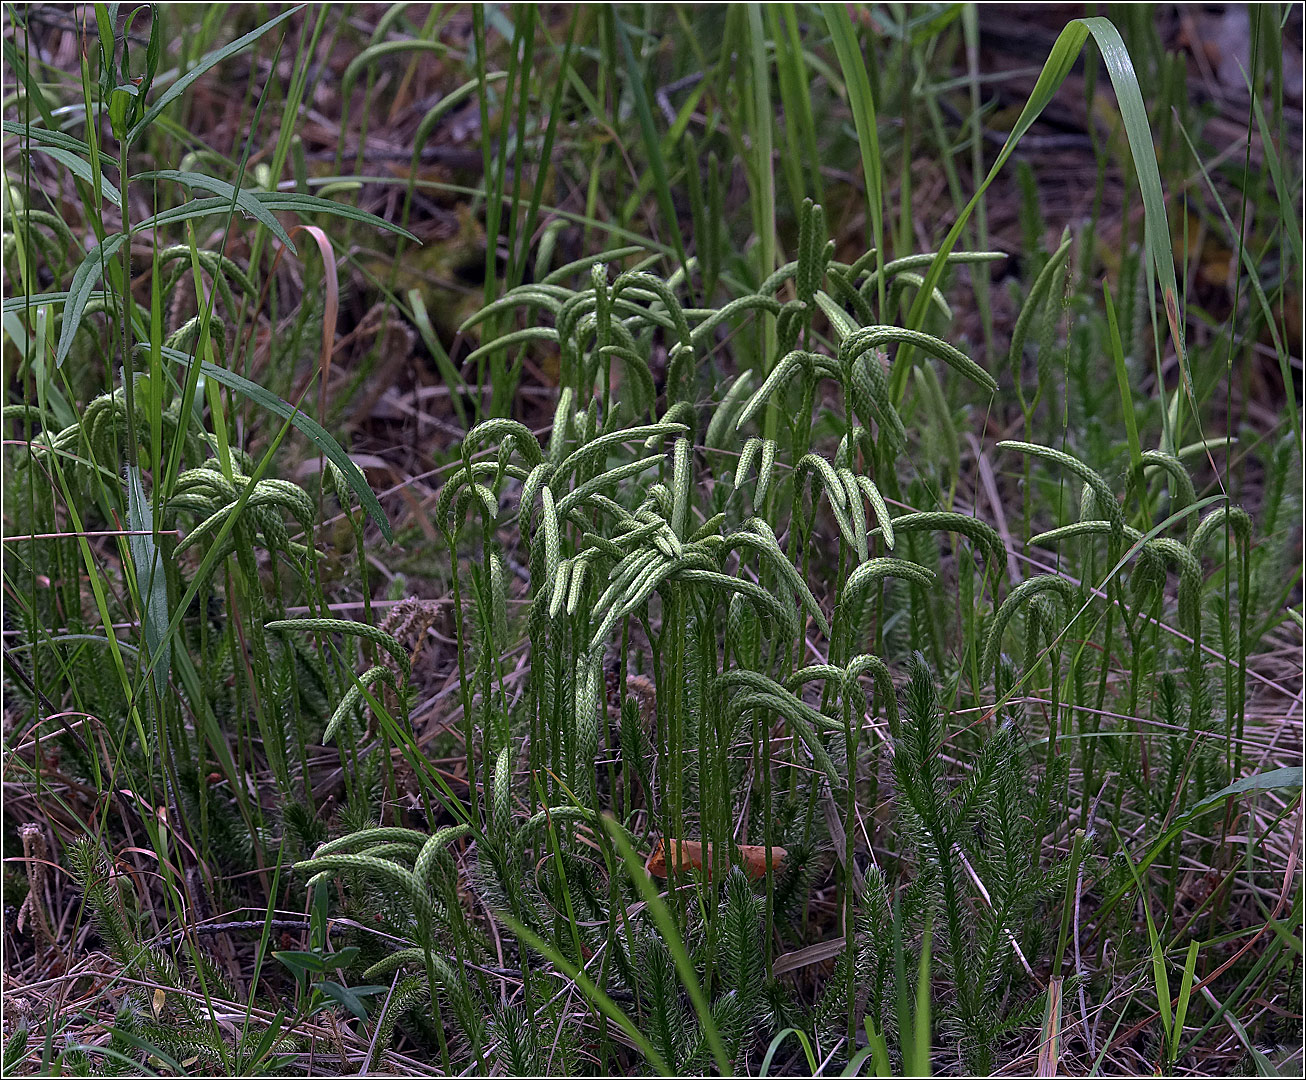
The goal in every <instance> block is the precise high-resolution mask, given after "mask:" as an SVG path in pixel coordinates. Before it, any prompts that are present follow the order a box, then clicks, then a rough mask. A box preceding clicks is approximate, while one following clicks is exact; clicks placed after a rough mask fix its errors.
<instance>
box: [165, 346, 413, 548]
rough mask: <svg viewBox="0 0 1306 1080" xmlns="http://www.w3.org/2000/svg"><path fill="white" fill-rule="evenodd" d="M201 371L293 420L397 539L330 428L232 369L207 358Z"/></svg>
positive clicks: (171, 355)
mask: <svg viewBox="0 0 1306 1080" xmlns="http://www.w3.org/2000/svg"><path fill="white" fill-rule="evenodd" d="M162 351H163V355H164V356H165V357H167V359H169V360H171V361H172V362H173V363H175V364H190V363H192V359H191V357H190V356H188V355H187V354H186V353H183V352H179V351H178V350H176V349H169V348H167V347H164V349H163V350H162ZM200 371H201V373H202V374H203V375H204V376H205V377H206V378H210V379H213V380H215V381H216V382H219V383H221V384H222V385H223V386H225V387H227V388H229V389H231V390H235V391H237V392H238V393H241V394H244V395H245V396H246V397H247V398H249V399H250V400H251V401H252V402H254V404H256V405H262V406H263V408H265V409H267V410H268V411H269V412H273V413H276V415H277V416H280V417H281V418H282V419H283V420H289V421H290V422H291V423H292V424H293V425H294V426H295V427H297V428H298V429H299V430H300V431H302V432H303V433H304V434H305V435H307V436H308V438H309V440H310V441H311V442H312V443H313V444H314V445H315V446H316V447H317V448H318V449H319V450H321V451H322V453H323V454H325V455H326V457H327V458H329V459H330V461H331V462H332V464H334V465H335V466H336V467H337V468H338V469H339V470H340V471H341V472H342V473H344V474H345V480H346V481H347V482H348V483H349V486H350V488H352V489H353V492H354V494H355V495H357V496H358V501H359V503H360V504H362V507H363V509H364V510H366V511H367V514H368V517H370V518H371V519H372V520H373V521H374V522H376V526H377V528H379V529H380V530H381V535H382V536H384V537H385V538H386V540H388V541H392V540H394V533H393V532H391V530H390V521H389V519H388V518H387V517H386V516H385V511H384V510H383V509H382V508H381V503H380V502H379V501H378V499H377V497H376V495H375V494H373V492H372V488H371V487H370V486H369V485H368V483H367V479H366V478H365V477H364V476H363V474H362V472H361V471H360V470H359V468H358V466H357V465H355V464H354V462H353V459H352V458H350V456H349V455H348V454H347V453H345V451H344V448H343V447H342V446H341V445H340V444H339V443H338V442H336V441H335V439H333V438H332V437H331V435H330V433H329V432H328V431H327V430H326V428H324V427H323V426H322V425H321V424H319V423H318V422H317V421H316V420H314V419H313V418H312V417H310V416H307V415H305V414H304V413H303V412H301V411H300V410H299V409H296V408H295V407H294V406H292V405H290V404H289V403H287V402H285V401H282V400H281V398H279V397H277V395H276V394H274V393H272V392H271V391H270V390H265V389H264V388H263V387H261V386H259V384H258V383H254V382H250V381H249V380H248V379H246V378H243V377H242V376H240V375H237V374H236V373H235V372H234V371H228V370H227V369H226V368H222V367H218V366H217V365H216V364H210V363H209V362H208V361H207V360H201V361H200Z"/></svg>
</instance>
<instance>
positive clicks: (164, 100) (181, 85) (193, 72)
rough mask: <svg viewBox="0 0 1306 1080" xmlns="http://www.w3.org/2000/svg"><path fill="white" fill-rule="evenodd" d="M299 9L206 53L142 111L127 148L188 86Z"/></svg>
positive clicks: (289, 9)
mask: <svg viewBox="0 0 1306 1080" xmlns="http://www.w3.org/2000/svg"><path fill="white" fill-rule="evenodd" d="M303 6H304V5H303V4H298V5H296V6H295V7H292V8H287V9H286V10H285V11H283V12H282V13H281V14H280V15H278V16H277V17H276V18H275V19H269V20H268V21H267V22H265V23H264V24H263V25H262V26H259V27H255V28H254V29H253V30H251V31H250V32H249V33H248V34H246V35H244V36H243V37H238V38H237V39H236V40H235V41H232V42H229V43H228V44H226V45H223V46H222V47H221V48H218V49H214V50H213V51H212V52H210V53H205V54H204V56H202V57H200V61H199V63H198V64H196V65H195V66H194V67H193V68H191V69H190V71H188V72H186V74H185V75H183V76H182V77H181V78H179V79H178V80H177V81H176V82H175V83H173V84H172V85H171V86H169V87H168V88H167V89H166V90H165V91H164V92H163V93H162V94H160V95H159V97H158V99H157V100H156V101H155V102H154V104H153V105H151V106H150V107H149V108H148V109H146V110H145V115H144V116H142V117H141V118H140V119H139V120H138V121H137V122H136V123H135V124H134V125H132V129H131V130H130V131H129V132H127V145H128V146H130V145H131V144H132V143H134V142H135V141H136V140H137V139H138V138H139V137H140V135H141V133H142V132H143V131H144V130H145V129H146V128H147V127H149V126H150V125H151V124H152V123H154V121H155V118H156V117H158V115H159V113H161V112H163V110H164V109H166V108H167V107H168V106H169V105H171V104H172V102H174V101H176V100H177V98H179V97H181V95H182V94H184V93H185V92H186V90H187V89H188V88H189V87H190V85H191V83H193V82H194V81H195V80H196V79H198V78H199V77H200V76H201V75H203V74H204V73H205V72H206V71H208V70H209V68H211V67H214V66H215V65H217V64H220V63H222V61H223V60H225V59H227V57H229V56H234V55H235V54H236V53H238V52H240V50H241V49H243V48H244V47H245V46H246V45H251V44H253V43H254V42H255V41H257V40H258V39H259V38H261V37H262V36H263V35H264V34H266V33H267V32H268V31H269V30H271V29H273V28H274V27H276V26H278V25H280V24H281V23H283V22H285V21H286V20H287V19H289V18H290V17H291V16H292V15H294V14H295V13H296V12H297V11H299V10H300V9H301V8H303Z"/></svg>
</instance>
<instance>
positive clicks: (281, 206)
mask: <svg viewBox="0 0 1306 1080" xmlns="http://www.w3.org/2000/svg"><path fill="white" fill-rule="evenodd" d="M250 195H251V196H252V197H253V198H255V199H257V200H258V201H259V202H261V203H262V204H263V205H264V206H265V207H267V208H268V209H269V210H289V211H290V212H291V213H295V214H331V215H332V216H334V217H342V218H348V219H349V220H350V221H361V222H362V223H363V224H365V225H371V226H372V227H373V228H377V229H385V230H386V231H387V232H392V233H398V234H399V235H400V236H402V237H403V238H404V239H405V240H411V241H412V242H413V243H414V244H420V243H421V242H422V241H421V240H419V239H418V238H417V237H416V236H414V235H413V234H412V233H410V232H409V231H408V230H407V229H405V228H402V227H401V226H399V225H396V224H395V223H394V222H392V221H386V219H385V218H382V217H377V216H376V215H375V214H369V213H368V212H367V211H366V210H359V209H358V208H357V207H354V206H350V205H348V204H347V203H338V202H332V200H330V199H323V198H321V197H320V196H317V195H304V194H301V193H300V192H298V191H251V192H250Z"/></svg>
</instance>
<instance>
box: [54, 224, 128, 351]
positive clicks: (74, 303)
mask: <svg viewBox="0 0 1306 1080" xmlns="http://www.w3.org/2000/svg"><path fill="white" fill-rule="evenodd" d="M126 239H127V237H126V236H125V235H124V234H123V233H114V234H113V235H112V236H107V237H105V239H104V242H103V243H101V244H98V245H96V246H95V247H94V248H92V249H91V250H90V251H89V252H88V253H87V255H86V258H84V259H83V260H82V265H81V266H79V267H78V268H77V272H76V273H75V274H73V283H72V285H70V286H69V287H68V301H67V303H66V304H65V305H64V312H63V327H62V328H61V329H60V331H59V346H58V348H56V349H55V351H54V363H55V367H59V366H61V365H62V364H63V362H64V360H65V359H67V357H68V350H69V349H71V348H72V347H73V338H74V337H76V336H77V328H78V327H79V326H80V325H81V323H82V312H83V311H85V310H86V302H87V301H88V300H90V298H91V289H92V288H93V287H94V285H95V282H96V281H97V280H98V279H99V277H100V275H101V274H102V273H103V272H104V265H105V263H107V262H108V261H109V260H110V259H111V258H112V257H113V255H114V252H116V251H117V250H118V249H119V248H120V247H122V242H123V241H124V240H126Z"/></svg>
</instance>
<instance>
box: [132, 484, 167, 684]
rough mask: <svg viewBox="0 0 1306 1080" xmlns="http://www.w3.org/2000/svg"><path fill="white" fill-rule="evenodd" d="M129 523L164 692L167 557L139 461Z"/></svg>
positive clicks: (148, 636) (144, 618) (145, 626)
mask: <svg viewBox="0 0 1306 1080" xmlns="http://www.w3.org/2000/svg"><path fill="white" fill-rule="evenodd" d="M127 527H128V528H129V529H130V530H131V531H132V532H133V533H134V534H135V535H133V536H130V537H129V538H128V539H129V540H130V547H131V553H132V563H133V564H134V567H135V570H136V587H137V589H138V590H139V591H140V596H141V605H142V611H141V627H142V630H143V632H144V634H145V644H146V647H147V648H148V649H149V655H150V657H151V659H152V658H153V657H155V656H158V655H160V654H162V659H161V660H160V661H159V662H158V663H157V664H154V665H153V668H154V685H155V689H156V690H158V692H159V694H160V695H162V694H163V693H164V692H165V691H166V690H167V688H168V670H169V666H170V664H171V662H172V646H171V643H170V642H169V640H168V636H167V630H168V619H169V615H168V581H167V577H166V576H165V574H164V572H163V558H162V555H161V554H160V552H159V548H158V545H157V544H155V542H154V535H153V534H154V512H153V510H152V509H151V507H150V501H149V499H147V498H146V497H145V487H144V485H142V483H141V470H140V466H138V465H129V466H128V467H127Z"/></svg>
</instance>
